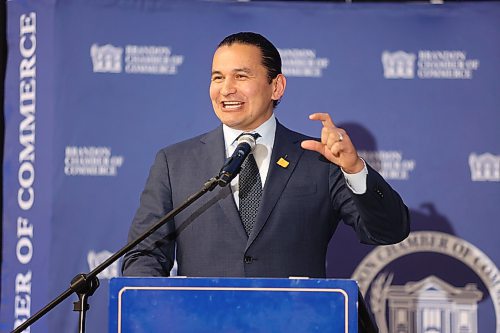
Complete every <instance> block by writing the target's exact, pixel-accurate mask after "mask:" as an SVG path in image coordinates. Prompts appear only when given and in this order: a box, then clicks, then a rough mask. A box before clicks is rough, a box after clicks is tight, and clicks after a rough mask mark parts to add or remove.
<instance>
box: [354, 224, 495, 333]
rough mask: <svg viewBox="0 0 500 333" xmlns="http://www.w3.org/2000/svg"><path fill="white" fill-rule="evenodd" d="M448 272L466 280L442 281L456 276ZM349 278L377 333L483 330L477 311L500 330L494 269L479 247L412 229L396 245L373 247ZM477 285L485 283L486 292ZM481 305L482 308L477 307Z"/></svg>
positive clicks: (442, 332) (456, 239)
mask: <svg viewBox="0 0 500 333" xmlns="http://www.w3.org/2000/svg"><path fill="white" fill-rule="evenodd" d="M419 256H420V257H419ZM422 256H424V258H425V259H424V260H422ZM433 266H434V267H433ZM436 267H440V268H442V269H440V270H439V269H438V270H436ZM450 267H453V269H451V268H450ZM403 268H406V269H407V270H408V269H409V268H410V269H411V271H409V272H404V270H403ZM437 271H438V272H437ZM457 271H458V272H459V273H457ZM450 272H453V274H454V275H457V274H459V275H460V276H463V279H465V282H464V283H462V284H461V285H454V284H453V283H452V282H450V281H447V280H453V279H454V278H456V276H453V275H450V274H449V273H450ZM464 272H465V273H464ZM462 273H463V274H462ZM437 275H441V276H437ZM415 276H418V278H417V279H414V278H413V277H415ZM351 278H352V279H355V280H357V281H358V283H359V288H360V291H361V293H362V294H363V295H365V298H366V299H367V301H368V303H369V304H370V308H371V310H372V312H373V315H374V318H375V320H376V322H377V325H378V327H379V329H380V333H388V332H398V333H420V332H429V333H430V332H433V333H434V332H435V333H438V332H439V333H478V332H486V330H485V328H484V327H483V328H482V327H481V321H480V320H478V318H479V317H480V315H481V314H480V313H479V309H483V310H484V311H490V313H491V312H494V313H495V316H496V321H497V329H496V332H497V333H498V332H500V331H499V324H498V320H499V319H500V276H499V275H498V268H497V267H496V265H495V263H494V262H493V261H492V260H491V259H490V258H488V256H487V255H486V254H485V253H484V252H482V251H481V250H480V249H479V248H478V247H476V246H475V245H473V244H471V243H469V242H468V241H466V240H464V239H461V238H459V237H456V236H454V235H451V234H448V233H443V232H437V231H416V232H412V233H410V235H409V237H408V238H407V239H406V240H404V241H403V242H401V243H398V244H394V245H388V246H378V247H376V248H375V249H374V250H373V251H371V252H370V253H369V254H368V255H367V256H366V257H365V258H364V259H363V260H362V261H361V262H360V264H359V265H358V267H357V268H356V270H355V271H354V273H353V275H352V277H351ZM395 281H397V282H395ZM478 282H479V283H482V284H484V287H483V289H484V290H485V292H483V291H481V290H480V289H479V288H478ZM480 302H487V303H485V304H486V305H487V306H486V307H485V308H480V307H478V304H479V303H480ZM491 303H493V304H492V305H491ZM486 329H488V328H486ZM488 331H489V332H494V331H493V330H492V328H489V330H488Z"/></svg>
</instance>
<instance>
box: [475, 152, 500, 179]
mask: <svg viewBox="0 0 500 333" xmlns="http://www.w3.org/2000/svg"><path fill="white" fill-rule="evenodd" d="M469 167H470V175H471V180H472V181H473V182H500V155H493V154H491V153H484V154H477V153H471V154H470V155H469Z"/></svg>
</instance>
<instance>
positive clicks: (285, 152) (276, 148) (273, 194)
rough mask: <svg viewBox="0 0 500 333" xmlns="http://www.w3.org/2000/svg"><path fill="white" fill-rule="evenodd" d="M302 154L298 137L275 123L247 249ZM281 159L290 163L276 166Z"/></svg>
mask: <svg viewBox="0 0 500 333" xmlns="http://www.w3.org/2000/svg"><path fill="white" fill-rule="evenodd" d="M302 153H303V149H302V148H301V147H300V138H299V136H298V135H297V134H296V133H295V132H292V131H290V130H289V129H287V128H285V127H284V126H283V125H281V124H280V123H279V122H277V124H276V136H275V139H274V145H273V152H272V154H271V161H270V163H269V172H268V175H267V179H266V184H265V185H264V191H263V194H262V199H261V202H260V208H259V213H258V214H257V221H256V222H255V225H254V228H253V230H252V233H251V234H250V236H249V238H248V243H247V249H248V248H249V247H250V245H251V244H252V242H253V241H254V240H255V238H257V236H258V234H259V233H260V231H261V230H262V228H263V227H264V225H265V224H266V222H267V221H268V219H269V216H270V215H271V212H272V211H273V209H274V207H275V206H276V203H277V202H278V200H279V198H280V196H281V193H282V192H283V190H284V188H285V186H286V184H287V183H288V179H289V178H290V176H291V175H292V173H293V170H294V169H295V166H296V165H297V163H298V161H299V159H300V156H301V155H302ZM281 157H283V158H285V159H286V160H287V161H288V162H289V163H290V164H289V165H288V166H287V167H286V168H284V167H282V166H279V165H278V164H276V162H278V160H279V159H280V158H281Z"/></svg>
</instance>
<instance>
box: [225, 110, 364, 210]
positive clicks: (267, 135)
mask: <svg viewBox="0 0 500 333" xmlns="http://www.w3.org/2000/svg"><path fill="white" fill-rule="evenodd" d="M222 130H223V133H224V144H225V147H226V158H227V157H229V156H231V155H232V154H233V152H234V150H235V149H236V146H237V141H236V139H237V138H238V136H239V135H240V134H241V133H243V132H245V131H242V130H237V129H234V128H231V127H229V126H226V125H222ZM250 133H259V134H260V137H259V138H257V141H256V145H255V149H254V150H253V156H254V157H255V162H257V167H258V168H259V174H260V180H261V182H262V187H263V188H264V185H265V183H266V179H267V174H268V172H269V165H270V162H271V153H272V151H273V146H274V138H275V135H276V118H275V116H274V114H273V115H272V116H271V117H270V118H269V119H268V120H266V121H265V122H264V123H263V124H262V125H260V126H259V127H257V128H256V129H255V130H253V131H251V132H250ZM363 162H364V161H363ZM341 170H342V169H341ZM342 173H343V174H344V177H345V179H346V183H347V186H348V187H349V188H350V189H351V191H353V192H354V193H356V194H363V193H365V192H366V175H367V174H368V170H367V168H366V165H365V167H364V169H363V170H361V171H360V172H358V173H355V174H348V173H345V172H344V170H342ZM238 180H239V175H236V177H234V179H233V180H232V181H231V190H232V191H233V197H234V202H235V203H236V206H237V207H238V208H239V206H240V199H239V196H238V194H239V185H238Z"/></svg>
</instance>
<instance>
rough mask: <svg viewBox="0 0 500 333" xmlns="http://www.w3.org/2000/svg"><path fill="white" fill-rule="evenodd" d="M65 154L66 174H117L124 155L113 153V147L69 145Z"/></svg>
mask: <svg viewBox="0 0 500 333" xmlns="http://www.w3.org/2000/svg"><path fill="white" fill-rule="evenodd" d="M64 152H65V154H64V174H65V175H66V176H117V175H118V169H119V168H120V167H121V166H122V165H123V162H124V157H123V156H121V155H113V153H112V150H111V147H104V146H67V147H66V149H65V151H64Z"/></svg>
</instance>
